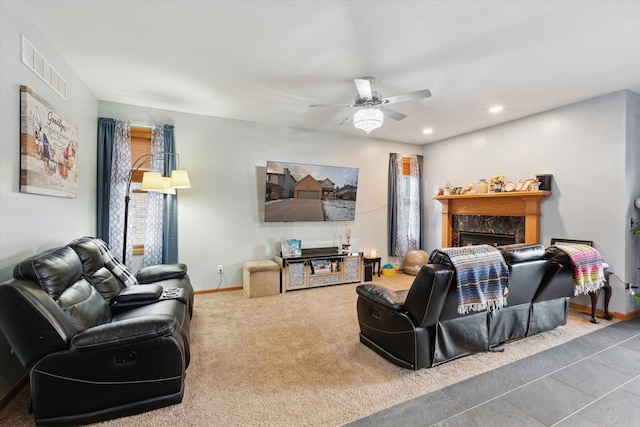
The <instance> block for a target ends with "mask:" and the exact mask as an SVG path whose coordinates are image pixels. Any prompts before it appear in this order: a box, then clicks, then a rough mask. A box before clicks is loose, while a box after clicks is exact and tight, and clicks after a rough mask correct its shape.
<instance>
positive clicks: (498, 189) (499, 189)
mask: <svg viewBox="0 0 640 427" xmlns="http://www.w3.org/2000/svg"><path fill="white" fill-rule="evenodd" d="M493 192H494V193H500V192H502V184H493Z"/></svg>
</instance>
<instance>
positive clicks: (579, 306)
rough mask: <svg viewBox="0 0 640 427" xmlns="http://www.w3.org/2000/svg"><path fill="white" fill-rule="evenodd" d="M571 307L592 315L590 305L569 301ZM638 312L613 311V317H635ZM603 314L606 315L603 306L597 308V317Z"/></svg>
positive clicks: (639, 311) (625, 318) (626, 318)
mask: <svg viewBox="0 0 640 427" xmlns="http://www.w3.org/2000/svg"><path fill="white" fill-rule="evenodd" d="M569 307H571V308H573V309H576V310H579V311H584V312H585V313H586V314H588V315H589V316H591V306H590V305H582V304H576V303H574V302H572V303H569ZM638 314H640V310H633V311H630V312H629V313H618V312H615V311H614V312H612V313H611V315H612V316H613V318H614V319H617V320H629V319H633V318H634V317H636V316H637V315H638ZM602 316H604V310H603V309H601V308H596V317H600V318H602Z"/></svg>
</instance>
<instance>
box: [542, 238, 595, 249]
mask: <svg viewBox="0 0 640 427" xmlns="http://www.w3.org/2000/svg"><path fill="white" fill-rule="evenodd" d="M563 243H565V244H568V245H587V246H591V247H593V240H575V239H560V238H557V237H552V238H551V245H552V246H553V245H562V244H563Z"/></svg>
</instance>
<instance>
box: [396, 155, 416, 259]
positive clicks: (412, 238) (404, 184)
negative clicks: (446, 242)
mask: <svg viewBox="0 0 640 427" xmlns="http://www.w3.org/2000/svg"><path fill="white" fill-rule="evenodd" d="M421 175H422V156H420V155H413V156H400V155H398V154H396V153H390V154H389V198H390V200H391V202H390V203H389V219H388V220H389V255H392V256H398V257H402V258H404V256H405V255H406V254H407V252H409V251H411V250H414V249H420V247H421V245H422V234H423V230H422V182H421V181H422V177H421Z"/></svg>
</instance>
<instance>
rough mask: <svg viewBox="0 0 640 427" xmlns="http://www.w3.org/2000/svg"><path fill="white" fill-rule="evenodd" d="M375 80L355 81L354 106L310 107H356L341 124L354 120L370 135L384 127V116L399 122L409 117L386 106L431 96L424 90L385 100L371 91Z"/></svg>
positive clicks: (370, 78) (319, 105) (355, 123)
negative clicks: (356, 92) (356, 91)
mask: <svg viewBox="0 0 640 427" xmlns="http://www.w3.org/2000/svg"><path fill="white" fill-rule="evenodd" d="M375 80H376V79H375V77H371V76H369V77H363V78H361V79H353V82H354V83H355V84H356V89H357V90H358V94H357V95H356V98H355V102H354V103H352V104H312V105H309V107H356V108H358V110H357V111H356V112H354V113H353V114H351V115H349V116H347V117H346V118H345V119H344V120H343V121H342V122H340V124H341V125H343V124H345V123H347V122H348V121H350V120H351V119H352V118H353V125H354V126H355V127H357V128H358V129H362V130H364V131H365V132H367V133H369V132H371V131H372V130H374V129H377V128H379V127H380V126H382V122H383V118H384V116H387V117H389V118H391V119H393V120H397V121H400V120H402V119H404V118H405V117H407V115H406V114H402V113H400V112H398V111H394V110H391V109H389V108H386V107H385V106H386V105H389V104H396V103H399V102H406V101H412V100H414V99H421V98H428V97H430V96H431V91H429V89H423V90H419V91H416V92H408V93H403V94H400V95H394V96H389V97H387V98H383V97H382V96H381V95H380V93H378V92H375V91H373V90H371V83H373V82H374V81H375Z"/></svg>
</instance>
